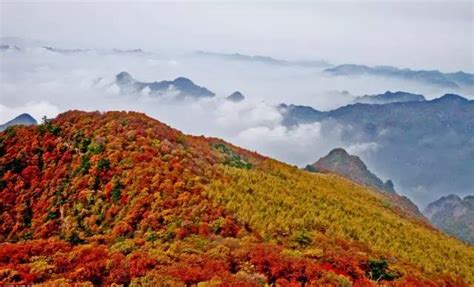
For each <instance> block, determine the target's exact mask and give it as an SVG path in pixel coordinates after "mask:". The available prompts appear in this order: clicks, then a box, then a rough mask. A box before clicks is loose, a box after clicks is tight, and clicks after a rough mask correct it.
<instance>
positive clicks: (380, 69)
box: [325, 64, 474, 88]
mask: <svg viewBox="0 0 474 287" xmlns="http://www.w3.org/2000/svg"><path fill="white" fill-rule="evenodd" d="M325 72H326V73H327V74H330V75H333V76H357V75H371V76H381V77H390V78H397V79H403V80H412V81H417V82H421V83H425V84H430V85H436V86H440V87H446V88H459V87H461V86H465V87H474V75H473V74H468V73H464V72H461V71H460V72H457V73H441V72H440V71H436V70H433V71H426V70H418V71H417V70H410V69H399V68H396V67H391V66H375V67H369V66H364V65H353V64H344V65H339V66H336V67H332V68H328V69H326V70H325Z"/></svg>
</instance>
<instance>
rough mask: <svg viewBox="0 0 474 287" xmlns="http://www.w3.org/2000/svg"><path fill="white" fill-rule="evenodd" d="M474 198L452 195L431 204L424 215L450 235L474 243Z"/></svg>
mask: <svg viewBox="0 0 474 287" xmlns="http://www.w3.org/2000/svg"><path fill="white" fill-rule="evenodd" d="M473 199H474V196H466V197H465V198H464V199H461V197H460V196H459V195H456V194H450V195H448V196H443V197H441V198H440V199H438V200H436V201H434V202H432V203H430V204H429V205H428V206H427V207H426V208H425V210H424V212H423V213H424V214H425V215H426V217H428V218H429V219H430V220H431V222H433V224H434V225H436V226H437V227H439V228H440V229H441V230H443V231H445V232H446V233H448V234H451V235H454V236H456V237H458V238H460V239H462V240H465V241H467V242H470V243H474V204H473V203H474V202H473Z"/></svg>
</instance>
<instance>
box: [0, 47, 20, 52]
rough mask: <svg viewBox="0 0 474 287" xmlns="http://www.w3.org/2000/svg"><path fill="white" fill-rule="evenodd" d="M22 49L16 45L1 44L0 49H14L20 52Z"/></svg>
mask: <svg viewBox="0 0 474 287" xmlns="http://www.w3.org/2000/svg"><path fill="white" fill-rule="evenodd" d="M20 50H21V49H20V48H19V47H17V46H15V45H0V51H14V52H18V51H20Z"/></svg>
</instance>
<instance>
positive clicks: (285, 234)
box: [0, 111, 474, 286]
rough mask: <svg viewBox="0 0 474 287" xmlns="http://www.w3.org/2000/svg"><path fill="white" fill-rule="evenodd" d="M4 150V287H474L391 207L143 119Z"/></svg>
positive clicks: (463, 264) (91, 126) (0, 206)
mask: <svg viewBox="0 0 474 287" xmlns="http://www.w3.org/2000/svg"><path fill="white" fill-rule="evenodd" d="M0 142H1V145H0V154H1V157H0V176H1V177H0V178H1V182H0V210H1V217H0V219H1V220H0V231H1V232H0V236H1V237H0V240H1V242H2V243H1V244H0V270H2V271H1V272H0V282H2V283H17V284H20V283H21V284H31V283H40V282H47V283H48V284H50V285H51V284H56V285H60V286H65V285H68V284H70V283H80V282H84V283H85V282H89V283H92V284H94V285H108V284H111V283H117V284H130V285H131V286H143V285H148V286H160V285H167V286H170V285H171V286H175V285H178V286H179V285H184V284H185V285H188V286H190V285H192V284H196V283H198V282H208V283H209V284H215V285H224V286H229V285H230V286H235V285H238V284H240V285H239V286H259V285H261V284H264V283H265V282H266V283H268V284H275V283H276V284H278V285H280V286H290V284H291V283H292V284H295V283H297V282H299V284H307V285H312V286H321V285H325V284H326V285H327V284H332V285H335V286H340V285H343V286H350V285H351V284H354V285H356V286H357V285H358V286H371V285H375V284H376V283H377V281H378V282H379V283H383V284H386V285H388V286H390V285H392V286H406V285H409V284H411V285H415V284H418V286H426V285H429V284H431V285H442V284H444V286H446V285H447V286H455V285H456V286H463V284H464V283H463V282H464V281H465V282H469V283H473V282H474V274H473V271H472V269H471V268H470V266H472V265H473V263H474V249H473V248H472V247H470V246H467V245H464V244H463V243H461V242H460V241H458V240H456V239H454V238H451V237H448V236H446V235H444V234H443V233H441V232H439V231H438V230H436V229H433V228H431V227H430V226H429V225H426V224H424V222H422V221H420V220H417V219H415V218H411V217H408V216H405V215H406V214H405V213H404V212H403V211H402V210H399V209H396V208H394V207H393V206H392V205H391V204H390V202H389V201H388V200H387V198H386V197H385V196H384V195H383V194H381V193H378V192H374V191H372V190H370V189H367V188H364V187H363V186H360V185H358V184H355V183H353V182H350V181H348V180H346V179H344V178H342V177H340V176H337V175H331V174H311V173H307V172H305V171H301V170H298V169H297V168H295V167H291V166H288V165H285V164H282V163H279V162H276V161H274V160H271V159H267V158H265V157H262V156H260V155H258V154H256V153H252V152H248V151H245V150H243V149H240V148H237V147H235V146H232V145H231V144H228V143H225V142H223V141H221V140H218V139H208V138H204V137H192V136H186V135H184V134H182V133H181V132H179V131H177V130H174V129H172V128H170V127H168V126H166V125H164V124H162V123H160V122H158V121H156V120H153V119H151V118H149V117H147V116H145V115H143V114H138V113H126V112H108V113H99V112H93V113H86V112H79V111H73V112H67V113H64V114H62V115H59V116H58V117H57V118H56V119H54V120H52V121H51V122H48V123H45V124H42V125H39V126H36V127H33V126H28V127H24V126H17V127H14V128H13V132H9V133H1V134H0ZM226 284H227V285H226Z"/></svg>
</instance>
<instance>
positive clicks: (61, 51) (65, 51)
mask: <svg viewBox="0 0 474 287" xmlns="http://www.w3.org/2000/svg"><path fill="white" fill-rule="evenodd" d="M42 48H43V49H45V50H47V51H50V52H54V53H59V54H75V53H87V52H93V51H97V52H107V53H115V54H140V53H144V51H143V50H142V49H125V50H122V49H112V50H94V49H63V48H56V47H51V46H43V47H42Z"/></svg>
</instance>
